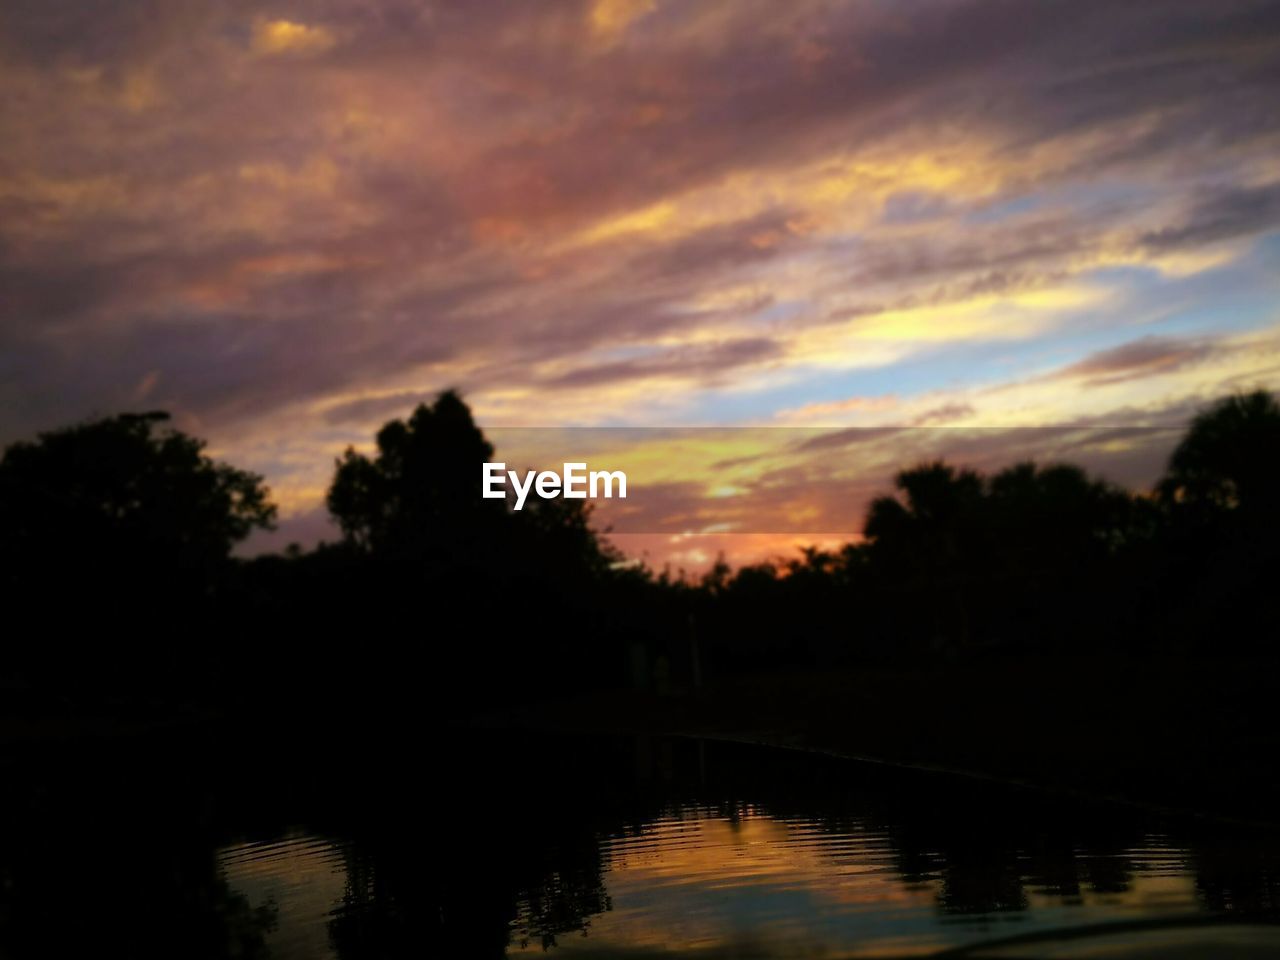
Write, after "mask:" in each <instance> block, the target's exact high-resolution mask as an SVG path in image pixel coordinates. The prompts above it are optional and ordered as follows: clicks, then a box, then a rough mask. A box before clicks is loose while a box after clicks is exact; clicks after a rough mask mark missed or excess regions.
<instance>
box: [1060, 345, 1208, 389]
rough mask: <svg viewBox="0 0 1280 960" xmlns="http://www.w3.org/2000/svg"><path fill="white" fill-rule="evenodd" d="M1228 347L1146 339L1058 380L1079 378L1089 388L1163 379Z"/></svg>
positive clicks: (1092, 359) (1072, 368) (1074, 367)
mask: <svg viewBox="0 0 1280 960" xmlns="http://www.w3.org/2000/svg"><path fill="white" fill-rule="evenodd" d="M1224 349H1225V347H1224V346H1223V345H1222V344H1218V343H1214V342H1212V341H1188V340H1178V339H1174V338H1171V337H1143V338H1142V339H1140V340H1134V341H1131V342H1129V343H1125V344H1122V345H1121V346H1118V347H1112V348H1111V349H1109V350H1101V351H1099V352H1097V353H1093V354H1090V355H1089V356H1087V357H1085V358H1084V359H1083V360H1079V361H1077V362H1075V363H1073V364H1070V365H1069V366H1066V367H1063V368H1062V369H1061V370H1059V371H1057V372H1056V373H1055V374H1054V376H1057V377H1063V378H1079V379H1082V380H1084V381H1085V384H1086V385H1087V386H1099V385H1106V384H1113V383H1122V382H1124V381H1125V380H1133V379H1137V378H1140V377H1151V376H1159V375H1162V374H1166V373H1170V372H1172V371H1175V370H1178V369H1181V368H1182V367H1185V366H1187V365H1189V364H1193V363H1198V362H1200V361H1202V360H1204V359H1206V358H1208V357H1212V356H1214V355H1215V354H1219V353H1221V352H1222V351H1223V350H1224Z"/></svg>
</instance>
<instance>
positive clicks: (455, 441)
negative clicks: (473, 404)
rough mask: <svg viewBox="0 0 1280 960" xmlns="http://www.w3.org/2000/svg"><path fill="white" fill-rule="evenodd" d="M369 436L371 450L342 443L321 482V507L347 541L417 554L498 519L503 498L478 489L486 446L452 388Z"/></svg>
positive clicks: (451, 546)
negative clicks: (329, 476)
mask: <svg viewBox="0 0 1280 960" xmlns="http://www.w3.org/2000/svg"><path fill="white" fill-rule="evenodd" d="M376 440H377V453H376V454H375V455H374V456H372V457H368V456H365V455H364V454H362V453H358V452H356V451H355V450H354V449H352V448H348V449H347V451H346V453H345V454H343V456H342V457H341V458H340V459H339V460H338V461H337V468H336V470H335V472H334V477H333V483H332V484H331V485H330V487H329V493H328V498H327V503H328V507H329V512H330V513H331V514H332V515H333V517H334V519H335V520H336V521H337V522H338V525H339V526H340V527H341V528H342V532H343V535H344V536H345V537H346V539H347V540H348V541H349V542H350V543H352V544H354V545H356V546H358V547H360V548H362V549H364V550H366V551H369V552H372V553H376V554H379V555H389V554H397V555H401V556H414V557H418V558H423V557H427V556H430V555H432V554H433V553H434V554H437V555H438V554H444V553H448V552H450V551H453V550H456V549H458V548H460V547H461V546H462V545H463V544H464V542H472V543H474V542H475V541H476V540H485V539H486V535H487V534H489V533H492V532H493V530H494V527H495V525H496V524H499V523H501V522H502V520H503V519H504V514H505V508H504V504H503V501H501V500H485V499H483V498H482V497H481V496H480V475H481V464H483V463H484V462H486V461H488V460H490V459H491V458H492V456H493V446H492V444H490V443H489V442H488V441H487V440H486V439H485V437H484V434H483V433H482V432H481V431H480V428H479V427H477V426H476V423H475V421H474V420H473V419H472V417H471V411H470V409H469V408H468V407H467V405H466V404H465V403H463V401H462V398H461V397H460V396H459V395H458V394H457V392H456V391H453V390H447V391H445V392H444V393H442V394H440V396H439V397H437V398H436V401H435V403H433V404H431V405H427V404H421V405H419V406H418V408H417V409H416V410H414V411H413V413H412V415H410V417H409V419H408V420H407V421H404V420H392V421H390V422H389V423H387V424H385V425H384V426H383V427H382V429H381V430H379V431H378V435H377V438H376ZM455 559H456V558H455Z"/></svg>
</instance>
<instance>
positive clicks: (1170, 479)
mask: <svg viewBox="0 0 1280 960" xmlns="http://www.w3.org/2000/svg"><path fill="white" fill-rule="evenodd" d="M1278 482H1280V404H1277V403H1276V400H1275V398H1274V397H1273V396H1272V395H1271V394H1270V393H1268V392H1267V391H1265V390H1255V391H1253V392H1252V393H1242V394H1236V395H1235V396H1231V397H1227V398H1225V399H1223V400H1219V401H1218V402H1217V403H1215V404H1213V405H1212V406H1210V407H1209V408H1208V409H1206V410H1204V411H1202V412H1201V413H1200V414H1198V415H1197V416H1196V417H1195V419H1194V420H1192V421H1191V428H1190V429H1189V430H1188V431H1187V435H1186V436H1185V437H1183V438H1182V441H1181V442H1180V443H1179V444H1178V446H1177V448H1176V449H1175V450H1174V451H1173V455H1172V457H1170V459H1169V467H1168V470H1167V471H1166V473H1165V476H1164V479H1163V480H1161V482H1160V485H1159V487H1158V493H1159V496H1160V498H1161V500H1162V501H1163V502H1164V503H1165V504H1166V505H1169V506H1181V507H1186V508H1190V509H1195V510H1200V511H1208V512H1216V511H1221V510H1234V509H1237V508H1238V509H1240V510H1241V511H1242V512H1244V513H1246V514H1251V515H1258V514H1261V513H1266V514H1268V515H1271V516H1274V515H1275V513H1276V509H1277V506H1276V504H1277V497H1276V493H1275V490H1276V486H1277V483H1278Z"/></svg>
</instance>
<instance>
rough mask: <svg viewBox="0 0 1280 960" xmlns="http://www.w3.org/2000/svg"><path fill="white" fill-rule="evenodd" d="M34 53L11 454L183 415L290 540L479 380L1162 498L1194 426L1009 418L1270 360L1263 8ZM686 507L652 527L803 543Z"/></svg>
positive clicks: (1009, 0) (90, 26)
mask: <svg viewBox="0 0 1280 960" xmlns="http://www.w3.org/2000/svg"><path fill="white" fill-rule="evenodd" d="M0 83H3V88H4V91H5V96H4V98H3V100H0V145H2V146H0V442H3V443H8V442H11V441H13V440H16V439H19V438H24V437H29V436H31V435H32V434H34V433H35V432H36V431H38V430H42V429H48V428H51V427H55V426H59V425H63V424H66V423H68V422H72V421H75V420H79V419H83V418H85V417H88V416H91V415H99V414H109V413H115V412H119V411H122V410H129V409H154V408H162V409H167V410H170V411H172V412H173V413H174V415H175V418H176V422H177V424H178V425H179V426H180V427H182V428H184V429H187V430H190V431H192V432H194V433H196V434H198V435H200V436H203V437H206V438H207V439H208V440H209V441H210V449H211V451H212V452H214V453H215V454H216V455H218V456H219V457H222V458H225V459H227V460H229V461H231V462H233V463H235V464H237V465H239V466H243V467H247V468H250V469H253V470H256V471H258V472H260V473H262V474H264V475H265V476H266V478H267V481H268V483H269V484H270V485H271V487H272V490H273V493H274V495H275V498H276V500H277V501H278V502H279V503H280V504H281V507H282V524H281V527H282V529H281V530H280V531H279V533H278V534H277V535H276V537H275V539H273V540H271V541H270V543H272V544H275V543H283V542H285V541H287V540H290V539H301V540H303V541H305V542H312V541H314V540H315V539H316V538H317V537H319V536H333V533H332V531H331V530H328V529H327V528H326V526H325V525H324V523H323V511H322V507H321V501H322V498H323V493H324V488H325V486H326V484H327V483H328V481H329V479H330V476H331V473H332V468H333V458H334V457H335V455H337V454H338V453H340V452H341V450H342V449H343V448H344V447H345V446H346V445H347V444H356V445H367V444H368V442H369V440H370V439H371V437H372V434H373V432H374V431H375V430H376V428H377V427H378V425H380V424H381V423H382V422H384V421H385V420H387V419H389V418H391V417H394V416H403V415H406V414H407V413H408V412H409V411H410V410H411V409H412V407H413V406H414V405H415V404H416V403H418V402H420V401H423V400H430V399H431V398H432V397H433V396H434V395H435V393H436V392H437V391H439V390H441V389H443V388H446V387H457V388H459V389H461V391H462V392H463V393H464V395H465V396H466V398H467V400H468V402H469V403H470V404H471V405H472V407H473V409H474V411H475V413H476V416H477V419H478V421H479V422H480V424H481V425H482V426H483V427H484V428H485V429H486V430H490V431H491V432H494V433H495V436H497V435H500V432H499V430H498V428H503V427H532V426H584V427H586V426H590V427H621V426H627V427H694V426H740V425H751V426H770V427H789V428H791V427H793V428H818V427H823V428H832V429H842V430H843V429H847V428H849V427H881V428H882V427H912V426H926V427H929V428H931V430H932V434H931V435H932V436H934V437H936V436H937V435H938V431H937V429H936V428H956V427H963V428H983V432H982V433H981V437H982V438H983V439H982V441H981V451H980V453H981V456H980V457H978V459H980V460H981V462H982V463H984V464H987V463H990V464H997V463H999V462H1001V461H1002V460H1004V461H1007V460H1008V459H1011V458H1014V457H1017V456H1026V455H1036V456H1045V455H1062V456H1068V455H1070V454H1072V453H1073V451H1074V452H1077V453H1079V456H1074V457H1073V458H1074V459H1079V460H1081V461H1082V462H1087V463H1088V464H1089V465H1090V466H1092V467H1094V468H1096V469H1099V470H1102V471H1103V472H1104V473H1109V474H1112V475H1114V476H1115V478H1116V479H1118V480H1122V481H1123V482H1127V483H1134V484H1141V483H1145V482H1149V480H1150V478H1151V477H1152V476H1154V474H1155V472H1156V471H1158V469H1159V465H1160V463H1159V462H1160V458H1161V457H1163V456H1164V455H1165V454H1166V453H1167V449H1168V439H1169V437H1170V436H1173V434H1170V433H1168V432H1167V431H1165V432H1159V431H1157V432H1155V433H1146V432H1142V431H1131V432H1130V433H1128V434H1123V435H1122V434H1121V433H1113V434H1112V435H1110V436H1109V437H1108V438H1107V439H1106V440H1105V442H1103V441H1099V440H1098V439H1097V438H1096V437H1095V438H1085V439H1084V440H1081V439H1080V437H1078V436H1076V437H1075V438H1074V439H1073V440H1072V441H1071V444H1068V445H1066V446H1061V445H1058V446H1055V447H1053V449H1051V450H1048V451H1046V452H1040V451H1036V450H1034V449H1030V448H1028V446H1027V441H1026V438H1027V436H1028V434H1027V433H1026V432H1025V431H1013V432H1009V433H1005V432H1003V431H1004V430H1005V429H1006V428H1026V427H1045V426H1067V427H1093V426H1099V425H1100V426H1106V427H1110V428H1125V429H1128V428H1134V427H1143V426H1161V427H1177V426H1180V425H1182V424H1184V423H1185V422H1186V419H1187V417H1188V415H1189V414H1190V412H1192V411H1193V410H1194V409H1195V408H1196V406H1197V405H1198V404H1201V403H1203V402H1204V401H1206V400H1208V399H1211V398H1213V397H1216V396H1220V395H1221V394H1223V393H1225V392H1227V391H1230V390H1233V389H1241V388H1247V387H1253V386H1266V387H1272V388H1274V387H1276V386H1277V385H1280V306H1277V303H1278V301H1277V292H1280V5H1277V4H1276V3H1274V2H1272V3H1265V2H1244V0H1240V2H1235V0H1215V2H1211V3H1210V2H1205V0H1186V2H1179V0H1163V2H1148V0H1125V2H1116V0H1107V2H1099V0H1072V2H1070V3H1066V2H1053V0H1039V2H1029V0H987V2H950V0H930V2H922V0H873V2H849V3H831V2H807V0H787V2H785V3H783V2H777V0H734V2H725V3H712V2H699V3H690V2H675V0H597V2H577V0H514V2H501V3H499V2H488V0H470V2H466V3H448V4H446V3H427V2H419V3H414V2H408V0H404V2H399V0H361V2H354V0H352V2H338V0H321V2H314V3H300V2H297V3H270V2H267V3H261V2H255V3H248V2H237V0H231V2H224V0H218V2H212V0H210V2H195V0H133V2H123V0H121V2H116V3H110V2H101V3H87V2H84V0H5V3H4V4H3V5H0ZM798 435H799V434H796V433H793V432H792V431H778V432H777V437H779V438H780V442H782V441H785V442H787V443H791V444H792V447H791V448H790V449H793V450H794V449H795V445H794V439H795V437H796V436H798ZM894 435H895V434H891V433H887V432H886V433H883V434H867V436H873V437H876V438H878V439H877V442H878V443H881V442H884V443H887V442H888V439H889V438H890V437H892V436H894ZM898 435H900V434H898ZM911 435H912V436H917V434H911ZM952 436H955V437H966V438H972V437H974V436H978V434H975V433H973V432H965V431H960V432H958V433H956V434H953V435H952ZM1153 437H1154V438H1156V439H1154V440H1153V439H1151V438H1153ZM661 438H662V434H660V433H655V434H654V435H653V437H652V438H651V439H650V440H649V441H646V442H650V443H659V442H660V441H661ZM1002 438H1003V439H1002ZM931 442H933V441H931ZM836 443H837V444H838V441H836ZM1072 444H1074V446H1073V445H1072ZM809 449H812V448H809ZM1090 451H1092V452H1090ZM921 452H922V451H921V450H920V449H917V448H914V447H913V448H911V449H909V450H906V451H904V452H903V453H902V454H901V455H899V456H896V457H895V456H894V455H892V453H891V452H888V451H886V452H883V454H882V455H880V456H878V457H875V458H871V460H869V461H867V462H868V463H869V464H871V466H868V467H867V468H866V471H864V480H865V484H864V485H865V487H866V490H867V491H870V490H872V489H874V488H875V487H876V485H877V484H878V485H880V486H881V487H883V484H884V483H885V482H886V478H887V477H888V475H889V474H890V473H891V469H892V466H893V465H894V464H895V463H900V462H902V461H903V459H904V458H905V459H906V460H908V461H909V460H910V458H911V457H914V456H916V455H918V454H921ZM971 452H972V451H971ZM502 453H503V450H502V449H501V446H500V449H499V454H502ZM758 453H759V451H758V450H757V451H756V453H753V454H752V455H753V456H754V455H756V454H758ZM732 459H733V458H732V457H731V456H728V455H726V456H717V457H715V458H710V457H700V458H696V460H697V463H696V464H694V463H693V462H692V461H689V462H688V465H687V466H686V465H685V461H681V460H680V459H679V458H678V457H676V456H672V457H670V458H668V460H667V467H668V473H672V471H674V472H675V473H677V474H678V473H679V470H680V469H685V470H686V473H687V477H686V479H685V484H686V486H685V487H683V488H681V489H682V496H683V497H684V499H685V501H688V500H690V499H692V500H697V499H698V498H700V497H703V496H705V497H708V498H711V497H713V496H714V497H715V498H717V499H721V500H723V499H725V498H726V497H728V496H732V490H731V489H729V488H727V487H726V484H725V481H724V477H723V476H721V474H723V473H724V471H725V470H726V469H727V468H726V467H725V466H724V463H725V461H726V460H732ZM761 462H763V460H762V461H761ZM772 467H773V468H775V472H774V473H773V474H772V477H773V479H774V480H775V481H776V480H777V478H778V476H779V474H778V473H777V472H776V467H777V463H776V461H775V462H773V463H772ZM850 471H852V472H850ZM856 473H857V470H856V469H854V468H848V469H846V471H845V473H844V474H842V477H843V481H842V482H847V483H850V484H853V487H850V489H853V488H854V487H857V481H856V477H854V474H856ZM678 479H679V477H678V476H674V477H673V476H667V477H666V481H665V482H668V483H675V482H676V480H678ZM739 481H740V485H741V486H750V484H751V482H752V480H751V477H750V476H744V477H739V478H738V481H735V483H737V482H739ZM804 482H805V483H810V486H809V487H806V486H804V484H803V483H799V482H797V483H796V484H792V485H790V486H788V485H786V484H784V483H774V484H773V485H772V486H770V487H769V488H768V489H769V490H771V491H775V492H776V496H775V494H774V493H770V494H766V496H775V500H777V498H781V497H786V498H789V501H791V502H794V501H795V500H796V499H797V498H800V499H803V498H804V497H805V496H812V497H813V498H814V502H815V503H817V502H818V501H819V500H821V496H820V495H819V494H818V493H817V492H816V490H817V489H818V488H817V487H814V486H812V483H811V478H810V479H809V480H805V481H804ZM735 489H737V488H735ZM822 489H826V488H825V487H823V488H822ZM858 489H861V488H858ZM806 490H809V491H810V492H809V493H806ZM864 492H865V491H864ZM862 495H863V493H861V492H860V493H858V494H857V495H856V496H847V497H843V498H841V499H842V506H841V508H840V509H841V510H843V511H844V513H843V514H841V515H840V516H838V517H834V516H833V518H832V520H831V522H830V523H828V524H826V525H827V526H828V527H831V528H832V529H833V530H839V531H844V530H848V529H850V528H851V526H852V527H855V528H856V526H857V525H858V524H857V516H858V512H859V510H860V509H861V507H860V504H861V503H862V502H864V501H863V500H860V499H859V497H862ZM686 507H687V502H686ZM814 509H825V508H823V507H821V506H815V507H814ZM684 516H685V517H686V518H687V517H689V516H691V514H689V512H688V511H687V510H685V513H684ZM850 518H852V520H851V519H850ZM806 523H807V524H808V526H807V527H806V529H813V528H814V527H813V523H814V521H813V520H812V517H810V518H809V519H808V520H807V521H806ZM681 524H683V526H680V528H679V529H678V530H677V529H675V527H672V526H671V525H670V524H668V525H667V527H663V525H662V524H660V523H657V522H655V523H654V524H651V527H652V529H653V530H658V529H659V528H660V527H662V528H663V529H662V531H661V532H656V533H649V534H648V535H647V538H643V539H642V540H636V541H635V543H634V544H633V546H634V548H635V549H637V550H639V549H644V550H647V551H649V555H650V556H651V557H653V558H656V559H657V560H659V561H664V560H667V559H672V560H674V562H678V563H687V564H690V565H693V566H696V565H698V564H700V563H704V562H705V561H706V559H707V557H708V556H709V555H712V554H713V553H714V551H715V550H718V549H726V550H728V551H729V552H730V554H731V555H733V556H738V557H747V556H748V555H755V554H759V553H760V552H761V551H764V550H766V549H774V548H778V549H781V547H782V546H786V537H785V535H784V534H782V533H779V532H777V529H776V525H775V526H774V527H773V528H771V531H770V532H768V533H767V534H766V533H763V532H760V530H759V529H757V530H755V531H749V530H747V529H746V528H745V527H740V528H739V529H738V531H737V532H738V533H739V534H740V535H741V536H740V538H739V540H738V541H737V542H736V546H735V541H734V539H733V538H723V537H720V538H719V539H717V535H718V534H719V533H720V532H722V528H717V530H711V529H710V526H711V525H710V524H704V525H703V526H699V525H698V522H696V520H688V519H685V520H681ZM817 525H818V526H822V525H823V524H822V522H820V521H819V522H818V523H817ZM668 527H670V529H667V528H668ZM729 532H733V531H732V530H730V531H729ZM749 534H750V535H749Z"/></svg>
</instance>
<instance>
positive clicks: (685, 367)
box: [545, 337, 780, 387]
mask: <svg viewBox="0 0 1280 960" xmlns="http://www.w3.org/2000/svg"><path fill="white" fill-rule="evenodd" d="M779 353H780V347H779V344H778V343H776V342H775V341H773V340H769V339H767V338H764V337H752V338H748V339H742V340H730V341H727V342H725V343H710V344H705V345H699V346H696V347H682V348H680V349H678V350H665V351H662V352H661V353H658V354H656V355H653V356H648V357H641V358H637V359H634V360H620V361H616V362H613V363H601V364H595V365H593V366H590V367H580V368H578V369H576V370H570V371H569V372H568V373H564V374H561V375H560V376H558V377H554V378H552V379H549V380H547V381H545V383H546V385H547V386H551V387H585V386H593V385H596V384H601V383H612V382H616V381H621V380H637V379H642V378H652V377H669V376H679V377H690V378H693V379H703V380H706V379H716V378H718V377H720V376H722V375H724V374H726V373H729V372H730V371H732V370H733V369H734V368H735V367H740V366H742V365H744V364H753V363H760V362H761V361H764V360H769V359H772V358H774V357H776V356H778V355H779Z"/></svg>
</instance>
